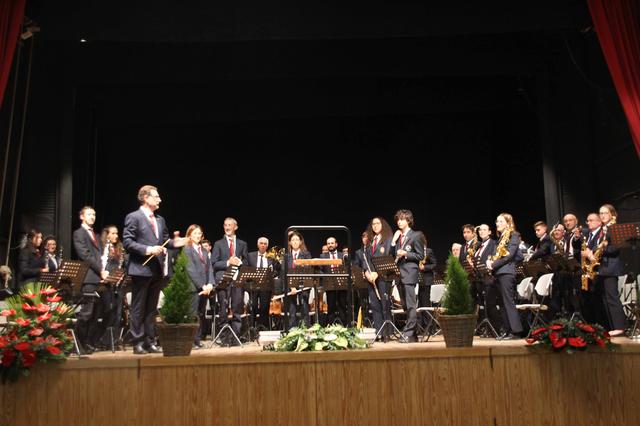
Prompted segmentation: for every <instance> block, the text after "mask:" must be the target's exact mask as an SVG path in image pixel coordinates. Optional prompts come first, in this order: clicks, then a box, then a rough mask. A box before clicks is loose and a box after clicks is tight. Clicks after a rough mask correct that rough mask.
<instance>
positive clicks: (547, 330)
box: [527, 319, 616, 353]
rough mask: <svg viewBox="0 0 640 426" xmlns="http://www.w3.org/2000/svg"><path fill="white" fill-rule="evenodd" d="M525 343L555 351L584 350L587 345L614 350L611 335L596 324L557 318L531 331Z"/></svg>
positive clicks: (571, 351) (570, 351)
mask: <svg viewBox="0 0 640 426" xmlns="http://www.w3.org/2000/svg"><path fill="white" fill-rule="evenodd" d="M527 343H528V344H530V345H533V344H536V345H538V346H547V347H549V348H551V349H552V350H553V351H555V352H563V351H566V352H568V353H573V352H575V351H584V350H586V349H587V347H588V346H589V345H595V346H598V347H600V348H606V349H608V350H614V349H615V346H616V345H614V344H613V343H612V342H611V337H610V336H609V333H608V332H607V331H605V329H604V328H603V327H602V326H600V325H598V324H587V323H585V322H583V321H581V320H577V319H573V320H566V319H559V320H556V321H554V322H553V323H551V324H550V325H548V326H547V327H540V328H537V329H535V330H533V331H532V332H531V335H530V336H529V338H527Z"/></svg>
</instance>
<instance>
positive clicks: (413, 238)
mask: <svg viewBox="0 0 640 426" xmlns="http://www.w3.org/2000/svg"><path fill="white" fill-rule="evenodd" d="M394 219H395V221H396V224H397V225H398V228H399V229H398V230H397V231H396V232H395V234H394V235H393V239H392V240H391V254H392V255H393V256H395V258H396V263H397V264H398V269H399V270H400V285H399V286H398V289H399V291H400V295H401V296H402V304H403V307H404V309H405V312H406V313H407V322H406V323H405V327H404V330H403V333H404V336H405V338H406V339H407V340H408V341H409V342H416V341H417V336H416V326H417V315H416V306H417V302H418V301H417V299H416V289H415V286H416V284H418V274H419V267H418V264H419V263H420V261H421V260H422V259H423V258H424V247H423V245H422V242H421V241H420V233H418V232H416V231H414V230H413V229H411V226H413V213H411V210H398V211H397V212H396V214H395V216H394Z"/></svg>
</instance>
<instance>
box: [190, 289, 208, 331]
mask: <svg viewBox="0 0 640 426" xmlns="http://www.w3.org/2000/svg"><path fill="white" fill-rule="evenodd" d="M198 293H199V291H194V292H193V293H191V310H192V311H193V312H192V313H193V315H195V316H197V317H198V331H197V332H196V337H195V338H194V343H200V340H201V339H203V338H204V336H206V335H207V330H206V324H207V320H206V318H205V314H206V312H207V300H209V296H207V295H200V294H198Z"/></svg>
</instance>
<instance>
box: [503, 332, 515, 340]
mask: <svg viewBox="0 0 640 426" xmlns="http://www.w3.org/2000/svg"><path fill="white" fill-rule="evenodd" d="M516 339H518V336H516V335H515V334H513V333H508V334H505V335H504V336H502V337H500V340H516Z"/></svg>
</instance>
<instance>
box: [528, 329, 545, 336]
mask: <svg viewBox="0 0 640 426" xmlns="http://www.w3.org/2000/svg"><path fill="white" fill-rule="evenodd" d="M545 331H547V327H541V328H538V329H536V330H534V331H533V333H531V336H537V335H538V334H540V333H544V332H545Z"/></svg>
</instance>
